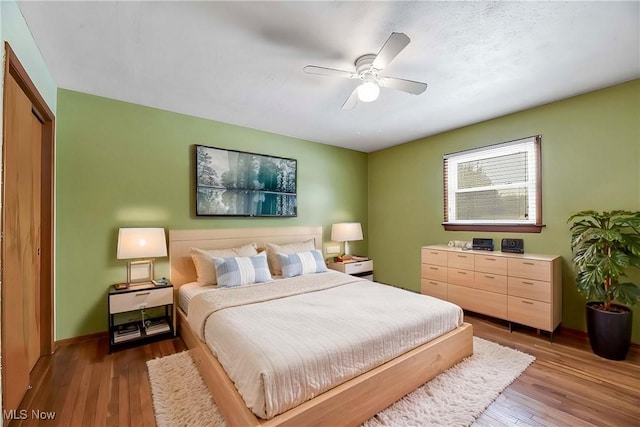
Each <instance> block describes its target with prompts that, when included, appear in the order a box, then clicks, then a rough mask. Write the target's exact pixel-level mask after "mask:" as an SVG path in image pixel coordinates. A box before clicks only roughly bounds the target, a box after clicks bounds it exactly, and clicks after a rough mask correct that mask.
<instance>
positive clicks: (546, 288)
mask: <svg viewBox="0 0 640 427" xmlns="http://www.w3.org/2000/svg"><path fill="white" fill-rule="evenodd" d="M509 295H511V296H515V297H522V298H529V299H534V300H536V301H543V302H551V283H549V282H541V281H539V280H529V279H521V278H519V277H509Z"/></svg>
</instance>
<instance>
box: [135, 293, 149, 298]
mask: <svg viewBox="0 0 640 427" xmlns="http://www.w3.org/2000/svg"><path fill="white" fill-rule="evenodd" d="M150 293H151V292H139V293H137V294H136V296H137V297H141V296H144V295H149V294H150Z"/></svg>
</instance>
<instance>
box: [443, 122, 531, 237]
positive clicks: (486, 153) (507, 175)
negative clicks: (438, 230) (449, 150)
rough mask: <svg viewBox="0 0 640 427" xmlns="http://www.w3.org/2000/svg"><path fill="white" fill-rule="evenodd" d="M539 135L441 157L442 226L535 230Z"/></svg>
mask: <svg viewBox="0 0 640 427" xmlns="http://www.w3.org/2000/svg"><path fill="white" fill-rule="evenodd" d="M540 145H541V136H540V135H538V136H532V137H529V138H524V139H520V140H517V141H511V142H505V143H503V144H496V145H490V146H488V147H482V148H478V149H474V150H468V151H461V152H459V153H453V154H447V155H445V156H444V223H443V225H444V228H445V230H450V231H462V230H466V231H506V232H521V233H539V232H540V231H541V229H542V227H543V225H542V203H541V200H542V197H541V188H542V185H541V179H540V151H541V150H540Z"/></svg>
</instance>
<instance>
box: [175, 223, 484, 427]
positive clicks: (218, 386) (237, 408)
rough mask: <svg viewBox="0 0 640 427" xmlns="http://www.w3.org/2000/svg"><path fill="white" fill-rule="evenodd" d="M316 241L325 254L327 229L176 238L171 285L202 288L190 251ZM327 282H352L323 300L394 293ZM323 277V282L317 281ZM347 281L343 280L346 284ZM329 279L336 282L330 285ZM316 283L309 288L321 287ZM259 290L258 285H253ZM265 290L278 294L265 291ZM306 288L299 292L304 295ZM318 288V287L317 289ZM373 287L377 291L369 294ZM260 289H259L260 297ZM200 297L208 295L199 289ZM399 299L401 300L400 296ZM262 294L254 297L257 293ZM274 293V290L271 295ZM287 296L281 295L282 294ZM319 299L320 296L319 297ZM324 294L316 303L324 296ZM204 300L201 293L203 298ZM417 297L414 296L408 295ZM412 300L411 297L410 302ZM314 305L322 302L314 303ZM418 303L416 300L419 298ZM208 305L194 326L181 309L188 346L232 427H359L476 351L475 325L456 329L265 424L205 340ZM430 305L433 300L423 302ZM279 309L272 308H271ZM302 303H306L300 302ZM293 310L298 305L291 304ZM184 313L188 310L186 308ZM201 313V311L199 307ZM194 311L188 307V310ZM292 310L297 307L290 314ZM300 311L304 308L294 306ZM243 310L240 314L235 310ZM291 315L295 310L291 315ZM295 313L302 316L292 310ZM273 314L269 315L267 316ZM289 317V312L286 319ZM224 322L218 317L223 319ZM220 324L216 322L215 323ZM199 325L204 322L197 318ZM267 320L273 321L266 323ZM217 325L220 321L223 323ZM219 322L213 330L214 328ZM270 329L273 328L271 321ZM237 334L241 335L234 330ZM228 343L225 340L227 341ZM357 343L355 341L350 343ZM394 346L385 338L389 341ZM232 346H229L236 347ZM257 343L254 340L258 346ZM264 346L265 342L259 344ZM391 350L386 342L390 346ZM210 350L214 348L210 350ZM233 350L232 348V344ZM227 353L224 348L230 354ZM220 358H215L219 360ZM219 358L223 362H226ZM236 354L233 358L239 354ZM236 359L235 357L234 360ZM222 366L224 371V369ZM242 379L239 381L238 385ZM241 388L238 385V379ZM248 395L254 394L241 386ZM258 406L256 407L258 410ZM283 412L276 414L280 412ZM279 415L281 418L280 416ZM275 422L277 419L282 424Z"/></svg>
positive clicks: (355, 282)
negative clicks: (197, 282) (204, 316)
mask: <svg viewBox="0 0 640 427" xmlns="http://www.w3.org/2000/svg"><path fill="white" fill-rule="evenodd" d="M309 239H313V241H314V242H315V247H316V248H318V249H321V248H322V228H321V227H285V228H279V227H278V228H250V229H220V230H171V231H170V232H169V256H170V265H171V276H170V277H171V281H172V283H173V284H174V286H175V288H176V292H178V293H179V291H178V289H179V288H180V287H181V286H182V285H185V289H187V288H188V287H194V286H193V285H189V283H191V282H194V281H195V277H196V273H195V269H194V266H193V262H192V260H191V257H190V254H189V249H190V248H191V247H197V248H201V249H222V248H231V247H238V246H242V245H245V244H247V243H249V242H255V243H257V245H258V247H264V246H265V245H266V243H267V242H270V243H276V244H286V243H292V242H301V241H305V240H309ZM321 274H326V276H325V279H326V280H325V282H330V281H332V280H333V281H336V282H340V281H346V283H339V284H337V285H335V286H333V285H331V286H329V287H328V289H327V290H322V291H321V292H330V293H331V292H332V293H334V294H333V295H334V299H340V298H342V297H337V296H338V295H341V294H345V293H347V294H348V293H350V292H353V290H354V289H358V288H363V289H365V291H366V292H371V290H375V292H381V293H382V294H381V298H384V295H385V294H384V293H385V292H388V290H387V289H388V287H386V286H381V285H373V284H371V283H370V282H367V281H365V280H362V279H357V278H352V277H351V276H346V275H342V274H341V273H335V272H329V273H321ZM316 276H319V275H316ZM339 276H342V277H339ZM329 278H330V279H331V280H329ZM312 279H314V278H309V279H308V280H310V281H313V280H312ZM288 280H290V279H284V280H283V281H281V282H279V283H282V284H283V285H282V286H283V287H287V286H286V285H285V282H286V281H288ZM250 286H252V285H250ZM260 286H262V288H267V287H268V288H271V289H275V286H274V287H271V286H267V285H260ZM297 286H298V285H297V284H296V287H297ZM310 286H316V285H315V284H311V285H310ZM371 286H375V287H372V288H369V287H371ZM258 288H259V286H257V285H256V289H258ZM198 291H200V289H198ZM393 291H394V292H401V291H397V290H393ZM251 292H252V293H253V292H254V291H253V290H252V291H251ZM269 292H274V290H269ZM275 292H279V291H275ZM314 292H315V290H314ZM321 292H316V293H315V294H314V295H320V294H321ZM196 293H198V292H196ZM401 293H403V294H405V293H406V294H409V293H408V292H401ZM407 296H408V295H407ZM176 298H177V299H181V305H182V300H184V296H182V297H181V296H180V295H177V296H176ZM309 298H310V297H309V296H308V295H307V294H302V295H297V294H296V295H293V296H287V298H285V299H286V300H287V301H289V300H290V301H294V302H295V304H298V303H299V304H303V300H304V299H309ZM313 298H317V297H316V296H314V297H313ZM413 298H415V296H413ZM201 299H206V298H200V297H198V298H196V297H194V298H193V299H191V302H190V303H189V311H190V315H191V320H192V324H189V322H188V320H187V319H188V316H187V314H186V313H185V310H183V309H182V308H178V309H177V318H178V325H179V326H178V329H179V332H180V334H181V336H182V337H183V339H184V341H185V343H186V344H187V346H188V347H189V349H190V350H191V353H192V356H193V358H194V361H195V363H196V365H197V366H198V369H199V371H200V373H201V374H202V376H203V378H204V380H205V382H206V383H207V386H208V387H209V389H210V391H211V393H212V395H213V397H214V400H215V401H216V403H217V405H218V406H219V407H220V410H221V412H222V413H223V415H224V416H225V419H226V420H227V423H228V425H231V426H235V425H237V426H276V425H278V426H286V425H291V426H301V425H331V426H333V425H359V424H360V423H362V422H363V421H366V420H367V419H368V418H370V417H371V416H373V415H375V414H376V413H377V412H379V411H380V410H382V409H384V408H386V407H387V406H389V405H391V404H392V403H393V402H395V401H397V400H398V399H400V398H401V397H403V396H404V395H405V394H407V393H409V392H411V391H413V390H414V389H416V388H417V387H418V386H420V385H421V384H423V383H424V382H426V381H428V380H429V379H430V378H433V377H434V376H436V375H437V374H439V373H440V372H442V371H444V370H445V369H447V368H449V367H450V366H453V365H454V364H456V363H457V362H459V361H460V360H462V359H463V358H464V357H467V356H468V355H470V354H471V353H472V351H473V344H472V328H471V326H470V325H468V324H465V323H461V324H459V325H457V326H454V329H453V330H451V331H450V332H447V333H444V334H443V335H441V336H438V337H437V338H435V339H432V340H430V341H428V342H426V343H424V344H420V345H418V346H417V347H415V348H412V349H405V350H406V351H405V350H403V352H402V354H400V355H399V356H397V357H393V358H390V359H389V360H388V361H386V362H384V363H383V364H379V365H376V366H375V367H373V368H372V369H370V370H368V371H367V372H364V373H361V374H357V375H355V376H353V377H351V378H350V379H348V380H346V381H343V382H341V383H340V384H339V385H337V386H335V387H333V386H332V388H328V389H327V390H326V391H323V392H321V393H319V394H317V395H314V397H313V398H311V399H309V400H306V399H305V401H304V402H303V403H295V405H294V406H292V407H290V408H289V407H287V406H284V407H283V408H284V409H286V410H284V412H282V408H280V409H277V408H276V409H274V410H273V411H271V412H269V413H267V414H263V415H266V417H265V418H262V417H258V416H256V414H255V413H254V412H257V413H258V414H261V412H259V411H256V410H255V408H253V406H252V409H253V412H252V410H250V409H249V408H248V407H247V405H248V404H247V403H246V402H245V399H244V398H243V397H242V395H241V394H240V392H238V390H237V389H236V386H235V385H234V382H233V381H232V380H231V379H230V377H229V376H232V377H233V376H234V375H236V373H235V372H233V369H232V370H230V372H231V373H230V374H229V375H228V374H227V372H226V371H225V369H224V368H223V367H222V364H225V366H227V367H228V365H226V363H228V361H227V360H225V357H224V352H223V353H220V348H218V350H217V351H213V350H215V348H213V347H212V348H211V349H210V348H209V347H208V346H207V344H205V342H204V341H203V340H202V339H201V337H202V336H204V334H205V332H204V329H202V333H200V326H195V325H196V323H197V320H194V317H193V316H194V313H191V310H192V308H191V304H194V303H193V301H196V302H197V301H199V300H201ZM420 299H421V300H425V301H427V300H428V298H426V297H425V298H420ZM269 301H271V300H269ZM298 301H300V302H298ZM269 304H272V305H279V304H283V303H282V302H281V300H279V299H278V300H275V301H274V302H270V303H269ZM289 304H291V302H289ZM265 305H268V304H267V303H260V304H254V306H260V307H261V309H263V310H264V308H263V307H262V306H265ZM182 306H184V305H182ZM194 306H195V307H197V306H198V303H195V305H194ZM185 307H186V306H185ZM289 307H291V306H289ZM293 307H296V305H294V306H293ZM234 310H236V309H234ZM234 310H223V311H221V313H230V312H232V311H234ZM285 310H287V309H285ZM292 311H295V310H292ZM265 313H266V312H262V314H260V315H261V316H262V315H264V314H265ZM283 313H286V311H283ZM216 316H217V314H216ZM212 318H213V316H212ZM195 319H197V317H196V318H195ZM265 319H266V317H265ZM215 322H217V320H216V321H215ZM215 322H214V320H211V321H210V322H209V323H210V324H214V323H215ZM265 323H267V321H266V320H265ZM234 328H235V327H234ZM220 335H224V334H220ZM349 339H351V338H349ZM386 339H387V338H385V340H386ZM228 341H229V340H228ZM253 341H254V339H252V340H251V342H253ZM258 341H259V340H258ZM385 342H386V341H385ZM210 345H213V344H211V343H210ZM226 345H228V344H226ZM222 348H224V347H222ZM212 351H213V352H212ZM214 352H215V353H216V354H217V355H218V356H221V357H220V361H219V360H218V358H216V356H214ZM232 353H233V352H232ZM227 359H228V357H227ZM221 363H222V364H221ZM234 378H235V377H234ZM236 380H237V378H236ZM239 388H240V390H242V391H243V393H245V395H246V392H245V391H244V390H243V389H242V387H241V384H239ZM250 406H251V405H250ZM274 411H275V412H274ZM275 414H277V415H275ZM274 415H275V416H274Z"/></svg>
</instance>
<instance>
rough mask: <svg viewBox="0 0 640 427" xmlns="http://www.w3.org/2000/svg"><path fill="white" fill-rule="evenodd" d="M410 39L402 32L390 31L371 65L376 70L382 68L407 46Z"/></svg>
mask: <svg viewBox="0 0 640 427" xmlns="http://www.w3.org/2000/svg"><path fill="white" fill-rule="evenodd" d="M410 41H411V39H410V38H409V37H408V36H407V35H406V34H404V33H391V35H390V36H389V38H388V39H387V41H386V42H385V43H384V46H382V49H380V52H378V55H377V56H376V59H374V60H373V64H371V66H372V67H373V68H375V69H376V70H378V71H381V70H383V69H384V68H385V67H386V66H387V65H389V63H390V62H391V61H393V58H395V57H396V56H398V54H399V53H400V52H402V49H404V48H405V47H407V45H408V44H409V42H410Z"/></svg>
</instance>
